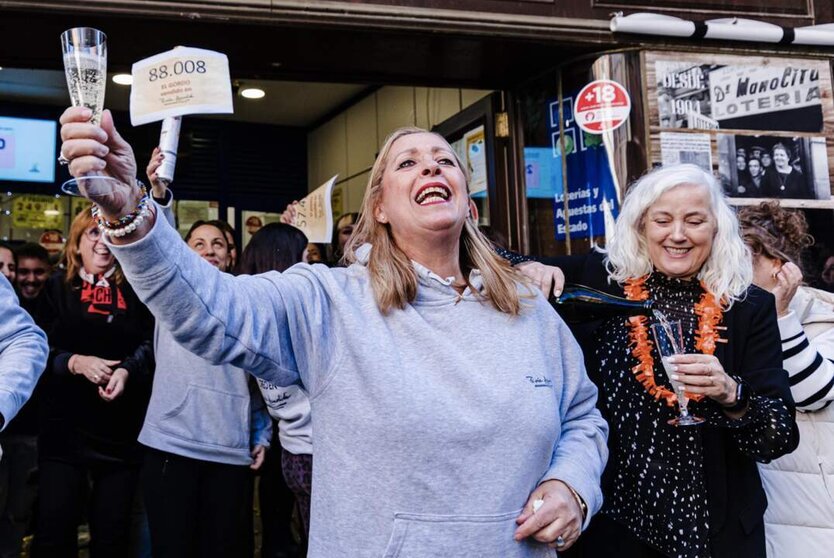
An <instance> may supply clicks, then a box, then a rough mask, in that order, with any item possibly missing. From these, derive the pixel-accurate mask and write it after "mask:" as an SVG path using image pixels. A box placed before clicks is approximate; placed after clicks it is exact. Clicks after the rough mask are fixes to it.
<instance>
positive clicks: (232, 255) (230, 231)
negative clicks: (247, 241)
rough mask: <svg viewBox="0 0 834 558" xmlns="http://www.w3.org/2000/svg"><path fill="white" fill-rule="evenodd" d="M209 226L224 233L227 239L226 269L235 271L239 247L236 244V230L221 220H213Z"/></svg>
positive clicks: (209, 222)
mask: <svg viewBox="0 0 834 558" xmlns="http://www.w3.org/2000/svg"><path fill="white" fill-rule="evenodd" d="M207 223H208V224H209V225H214V226H215V227H217V228H218V229H220V230H221V231H223V235H224V236H225V237H226V245H227V248H226V269H227V270H229V271H232V270H234V269H235V268H236V267H237V245H236V244H235V229H234V228H233V227H232V226H231V225H230V224H229V223H227V222H226V221H221V220H220V219H212V220H211V221H207Z"/></svg>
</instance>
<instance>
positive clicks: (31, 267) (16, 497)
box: [0, 243, 49, 558]
mask: <svg viewBox="0 0 834 558" xmlns="http://www.w3.org/2000/svg"><path fill="white" fill-rule="evenodd" d="M15 256H16V259H17V263H18V267H17V272H16V281H17V291H18V294H19V296H20V306H21V307H22V308H23V309H24V310H26V311H27V312H28V313H29V315H30V316H31V317H32V318H33V319H34V320H35V323H36V324H37V325H38V326H40V327H44V325H43V313H44V310H43V308H42V304H43V301H44V299H45V297H44V296H42V293H43V287H44V285H45V284H46V279H47V277H48V275H49V254H48V253H47V251H46V249H44V248H43V247H42V246H40V245H39V244H34V243H27V244H23V245H22V246H20V247H19V248H18V249H17V250H15ZM38 407H39V406H38V390H37V389H35V390H34V391H33V392H32V395H31V397H30V398H29V400H28V401H27V402H26V404H25V405H24V406H23V407H22V408H21V409H20V412H19V413H18V414H17V416H16V417H15V419H14V420H13V421H11V422H10V423H9V425H8V426H7V427H6V429H5V430H4V431H3V432H2V434H0V446H2V447H3V450H4V453H3V458H2V460H0V558H10V557H14V558H18V557H19V556H20V553H21V550H22V548H21V547H22V541H23V536H24V535H25V533H26V530H27V528H28V527H29V523H30V521H31V518H32V514H33V511H34V506H35V498H36V497H37V479H36V477H37V469H38V430H39V429H38V411H39V408H38Z"/></svg>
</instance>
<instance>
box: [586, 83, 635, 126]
mask: <svg viewBox="0 0 834 558" xmlns="http://www.w3.org/2000/svg"><path fill="white" fill-rule="evenodd" d="M630 112H631V97H629V95H628V91H626V90H625V88H624V87H623V86H622V85H620V84H619V83H617V82H616V81H611V80H608V79H600V80H597V81H592V82H591V83H589V84H588V85H586V86H585V87H583V88H582V90H581V91H580V92H579V94H578V95H577V96H576V107H575V109H574V115H575V117H576V123H577V124H578V125H579V127H580V128H581V129H582V130H583V131H585V132H588V133H589V134H602V133H604V132H609V131H611V130H615V129H616V128H619V127H620V126H622V125H623V124H624V123H625V121H626V120H627V119H628V115H629V113H630Z"/></svg>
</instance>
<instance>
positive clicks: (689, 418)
mask: <svg viewBox="0 0 834 558" xmlns="http://www.w3.org/2000/svg"><path fill="white" fill-rule="evenodd" d="M652 333H653V334H654V340H655V346H656V347H657V352H658V354H660V360H661V362H662V363H663V369H664V370H665V371H666V377H668V378H669V382H671V384H672V388H673V389H674V390H675V395H677V397H678V409H679V410H680V414H679V415H678V416H677V417H675V418H673V419H669V421H667V422H668V423H669V424H671V425H674V426H693V425H696V424H701V423H703V422H705V421H704V419H702V418H701V417H696V416H694V415H691V414H689V409H688V405H689V398H688V397H687V396H686V392H685V391H684V389H683V385H681V383H680V382H678V381H677V380H674V379H672V375H673V374H674V371H673V366H672V364H671V363H670V362H669V358H670V357H671V356H673V355H682V354H683V329H682V327H681V322H680V320H675V321H671V322H670V321H662V322H660V323H654V324H652Z"/></svg>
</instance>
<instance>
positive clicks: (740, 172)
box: [736, 152, 750, 195]
mask: <svg viewBox="0 0 834 558" xmlns="http://www.w3.org/2000/svg"><path fill="white" fill-rule="evenodd" d="M736 177H737V180H738V185H739V186H741V188H744V189H746V186H745V184H747V182H749V181H750V173H749V172H747V156H746V155H744V154H743V152H742V153H739V154H738V155H737V156H736ZM739 192H740V193H742V194H744V195H747V194H746V192H744V190H740V191H739Z"/></svg>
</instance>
